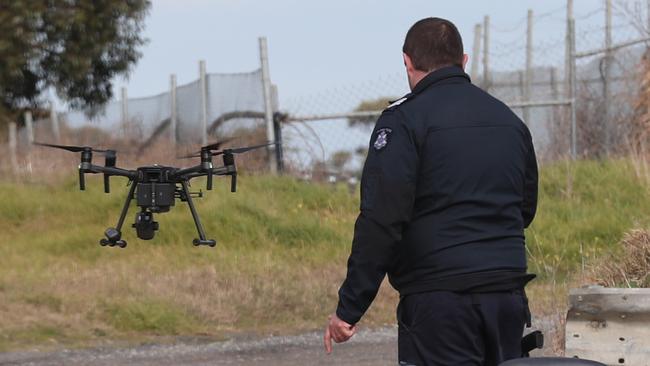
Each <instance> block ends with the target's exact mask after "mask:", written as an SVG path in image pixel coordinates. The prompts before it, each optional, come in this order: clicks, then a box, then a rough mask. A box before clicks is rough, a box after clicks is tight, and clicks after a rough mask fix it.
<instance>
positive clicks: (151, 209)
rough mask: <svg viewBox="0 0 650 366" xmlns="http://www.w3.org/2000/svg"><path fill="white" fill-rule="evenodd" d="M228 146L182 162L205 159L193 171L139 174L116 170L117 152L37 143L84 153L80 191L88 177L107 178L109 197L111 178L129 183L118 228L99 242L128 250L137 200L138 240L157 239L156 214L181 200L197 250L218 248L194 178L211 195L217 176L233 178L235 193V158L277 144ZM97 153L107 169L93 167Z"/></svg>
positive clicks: (156, 168) (144, 170)
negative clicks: (127, 228)
mask: <svg viewBox="0 0 650 366" xmlns="http://www.w3.org/2000/svg"><path fill="white" fill-rule="evenodd" d="M225 142H226V141H222V142H217V143H214V144H210V145H207V146H203V147H201V150H200V151H199V152H197V153H194V154H190V155H187V156H183V157H182V158H194V157H200V158H201V162H200V163H199V164H198V165H195V166H193V167H189V168H176V167H170V166H162V165H157V164H156V165H151V166H143V167H139V168H137V169H136V170H127V169H122V168H118V167H117V166H116V161H117V152H116V151H115V150H100V149H95V148H93V147H89V146H68V145H55V144H47V143H41V142H34V144H35V145H39V146H46V147H51V148H57V149H63V150H67V151H71V152H80V153H81V163H80V164H79V189H80V190H82V191H83V190H85V189H86V179H85V177H86V174H103V175H104V192H106V193H110V182H109V180H110V177H112V176H118V177H126V178H128V179H129V182H128V184H127V185H129V186H130V189H129V193H128V194H127V196H126V201H125V202H124V206H123V207H122V213H121V214H120V218H119V219H118V221H117V225H116V226H115V227H109V228H108V229H106V231H105V232H104V236H106V237H105V238H102V239H101V240H100V241H99V244H100V245H101V246H109V247H120V248H124V247H126V244H127V243H126V240H124V239H122V225H123V224H124V219H125V218H126V214H127V212H128V210H129V206H130V204H131V201H132V200H133V199H135V200H136V202H137V205H138V207H140V212H138V213H137V214H136V216H135V223H133V225H132V227H134V228H135V230H136V233H137V236H138V238H140V239H143V240H151V239H153V237H154V235H155V233H156V231H157V230H158V228H159V226H158V222H156V221H154V214H156V213H164V212H168V211H169V210H170V209H171V207H172V206H174V204H175V202H176V199H180V200H181V201H182V202H187V205H188V206H189V208H190V212H191V213H192V218H193V219H194V224H195V225H196V231H197V232H198V234H199V237H198V239H194V240H193V241H192V243H193V244H194V245H195V246H199V245H207V246H210V247H214V246H215V245H216V241H215V240H212V239H207V238H206V235H205V231H204V229H203V226H202V225H201V220H200V219H199V215H198V213H197V211H196V207H195V206H194V202H193V201H192V197H198V198H200V197H203V193H202V192H200V191H199V192H190V190H189V181H190V180H191V179H193V178H197V177H203V176H205V177H207V182H206V190H208V191H209V190H212V178H213V176H215V175H216V176H230V191H231V192H235V191H236V190H237V166H236V165H235V155H237V154H241V153H245V152H248V151H251V150H255V149H259V148H263V147H267V146H271V145H273V143H267V144H263V145H256V146H247V147H240V148H234V149H223V150H219V148H220V147H221V145H222V144H224V143H225ZM93 153H101V154H104V157H105V160H104V166H99V165H94V164H93V163H92V158H93ZM218 155H222V159H223V166H221V167H216V168H215V167H213V165H212V157H213V156H218Z"/></svg>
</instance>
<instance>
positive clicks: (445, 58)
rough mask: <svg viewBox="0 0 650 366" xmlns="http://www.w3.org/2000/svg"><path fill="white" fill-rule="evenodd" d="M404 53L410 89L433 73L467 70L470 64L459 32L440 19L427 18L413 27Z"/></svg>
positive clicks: (408, 35)
mask: <svg viewBox="0 0 650 366" xmlns="http://www.w3.org/2000/svg"><path fill="white" fill-rule="evenodd" d="M402 52H404V65H405V66H406V73H407V75H408V79H409V86H410V87H411V89H413V88H414V87H415V85H416V84H417V83H418V82H419V81H420V80H422V78H423V77H425V76H426V75H427V74H428V73H430V72H431V71H434V70H437V69H440V68H442V67H445V66H458V67H462V68H465V64H466V63H467V55H466V54H464V53H463V40H462V39H461V37H460V33H459V32H458V29H457V28H456V26H455V25H454V23H452V22H450V21H448V20H446V19H441V18H424V19H422V20H420V21H418V22H417V23H415V24H413V26H412V27H411V29H409V31H408V32H407V33H406V39H405V40H404V47H402Z"/></svg>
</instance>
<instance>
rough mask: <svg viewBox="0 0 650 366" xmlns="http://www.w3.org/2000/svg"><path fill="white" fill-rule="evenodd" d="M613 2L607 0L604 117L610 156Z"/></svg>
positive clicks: (606, 143) (607, 153)
mask: <svg viewBox="0 0 650 366" xmlns="http://www.w3.org/2000/svg"><path fill="white" fill-rule="evenodd" d="M611 48H612V0H605V60H604V61H605V62H604V65H603V74H604V75H603V99H604V100H603V108H604V111H603V116H604V119H605V123H604V126H603V127H604V132H605V154H606V155H609V152H610V145H611V131H610V128H611V123H610V122H611V121H610V113H609V103H611V100H610V99H611V95H610V94H611V92H610V85H609V81H610V79H611V63H612V62H611V61H612V51H611Z"/></svg>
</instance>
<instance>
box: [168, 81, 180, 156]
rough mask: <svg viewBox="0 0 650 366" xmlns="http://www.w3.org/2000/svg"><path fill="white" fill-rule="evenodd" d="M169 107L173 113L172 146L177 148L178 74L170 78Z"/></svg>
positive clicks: (170, 135) (171, 117)
mask: <svg viewBox="0 0 650 366" xmlns="http://www.w3.org/2000/svg"><path fill="white" fill-rule="evenodd" d="M169 105H170V107H171V111H170V114H169V139H170V142H171V143H172V146H173V147H174V148H176V130H177V127H176V126H177V125H178V121H177V120H178V111H177V109H176V108H177V107H176V74H171V76H170V77H169Z"/></svg>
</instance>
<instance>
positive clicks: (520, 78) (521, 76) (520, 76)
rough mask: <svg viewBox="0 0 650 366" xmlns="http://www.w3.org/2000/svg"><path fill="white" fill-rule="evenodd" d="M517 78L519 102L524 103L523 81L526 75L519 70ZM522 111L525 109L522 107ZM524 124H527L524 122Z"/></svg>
mask: <svg viewBox="0 0 650 366" xmlns="http://www.w3.org/2000/svg"><path fill="white" fill-rule="evenodd" d="M517 76H518V77H519V95H520V98H519V100H521V101H523V102H525V101H526V81H525V79H526V75H525V73H524V71H522V70H519V71H518V72H517ZM522 109H523V110H525V109H526V107H523V108H522ZM524 122H526V121H525V120H524ZM526 123H528V122H526Z"/></svg>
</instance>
